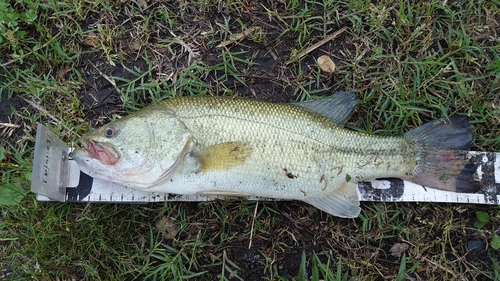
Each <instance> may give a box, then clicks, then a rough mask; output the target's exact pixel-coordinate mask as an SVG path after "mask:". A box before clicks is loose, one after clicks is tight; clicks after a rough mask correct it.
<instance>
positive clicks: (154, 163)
mask: <svg viewBox="0 0 500 281" xmlns="http://www.w3.org/2000/svg"><path fill="white" fill-rule="evenodd" d="M353 97H354V94H352V93H347V92H342V93H338V94H335V95H333V96H332V97H330V98H328V99H325V100H317V101H310V102H303V103H296V104H276V103H270V102H263V101H258V100H250V99H233V98H230V97H226V98H223V97H181V98H171V99H167V100H164V101H160V102H158V103H156V104H154V105H151V106H149V107H146V108H144V109H142V110H139V111H138V112H136V113H133V114H131V115H129V116H127V117H124V118H122V119H120V120H117V121H115V122H113V123H111V124H109V125H106V126H104V127H103V128H100V129H98V130H97V131H96V132H94V133H92V134H90V135H89V136H86V137H84V138H83V140H84V141H83V145H84V149H77V150H76V151H75V152H74V153H73V157H74V159H75V160H76V161H77V162H78V163H79V165H80V166H82V167H85V168H86V169H87V172H88V173H89V174H90V175H92V176H95V177H98V178H99V177H100V178H104V179H107V180H110V181H114V182H118V183H122V184H125V185H128V186H132V187H136V188H139V189H142V190H145V191H151V192H169V193H176V194H203V195H222V196H249V195H253V196H262V197H272V198H283V199H297V200H303V201H305V202H308V203H310V204H312V205H314V206H316V207H318V208H320V209H321V210H324V211H326V212H328V213H330V214H333V215H337V216H341V217H355V216H357V215H358V214H359V210H360V209H359V200H358V197H357V193H356V188H355V185H354V183H356V182H357V181H361V180H366V179H375V178H383V177H399V178H402V179H406V180H409V181H413V182H415V183H419V184H420V183H424V184H427V186H430V187H436V188H441V189H446V190H457V189H458V188H467V186H466V181H467V180H468V178H469V177H470V176H471V175H469V173H470V174H472V172H470V170H471V169H468V168H467V167H466V166H465V163H466V162H465V158H464V157H463V153H464V152H463V151H466V150H468V148H467V147H468V146H469V145H470V141H471V133H470V128H469V127H468V123H467V121H466V120H465V119H464V118H461V117H453V118H450V120H445V119H440V120H435V121H432V122H430V123H428V124H425V125H423V126H421V127H419V128H416V129H414V130H412V131H410V132H408V133H407V134H406V135H405V136H401V137H378V136H371V135H367V134H362V133H359V132H353V131H349V130H346V129H344V128H342V127H343V124H344V123H345V120H346V119H347V117H348V116H349V115H350V113H351V112H352V111H353V110H354V107H355V102H354V98H353ZM115 132H116V133H115ZM151 138H152V140H151ZM148 140H149V141H148ZM447 140H450V141H447ZM116 155H119V158H120V159H115V158H116ZM103 159H108V161H102V160H103ZM110 163H112V165H110ZM146 164H148V165H149V166H147V168H145V165H146ZM443 167H445V168H446V169H449V171H448V170H446V169H445V168H443ZM469 168H470V167H469ZM138 170H139V171H140V172H141V173H142V174H138V173H137V171H138Z"/></svg>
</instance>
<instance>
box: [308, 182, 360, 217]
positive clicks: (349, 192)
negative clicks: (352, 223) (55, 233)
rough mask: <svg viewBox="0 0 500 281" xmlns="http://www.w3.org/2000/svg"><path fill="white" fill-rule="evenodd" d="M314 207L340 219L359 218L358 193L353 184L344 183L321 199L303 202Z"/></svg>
mask: <svg viewBox="0 0 500 281" xmlns="http://www.w3.org/2000/svg"><path fill="white" fill-rule="evenodd" d="M304 201H305V202H307V203H309V204H311V205H313V206H314V207H316V208H318V209H320V210H322V211H325V212H327V213H329V214H331V215H334V216H337V217H341V218H356V217H358V216H359V213H360V211H361V208H360V207H359V198H358V193H357V192H356V185H355V184H354V183H350V182H346V183H344V184H342V186H341V187H340V188H338V189H335V190H334V191H333V192H332V193H330V194H327V195H325V196H322V197H313V198H308V199H306V200H304Z"/></svg>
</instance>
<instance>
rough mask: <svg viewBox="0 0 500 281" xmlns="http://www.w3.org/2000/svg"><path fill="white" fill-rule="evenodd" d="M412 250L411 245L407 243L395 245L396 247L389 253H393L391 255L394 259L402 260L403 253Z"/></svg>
mask: <svg viewBox="0 0 500 281" xmlns="http://www.w3.org/2000/svg"><path fill="white" fill-rule="evenodd" d="M409 248H410V245H408V244H406V243H395V244H394V245H392V247H391V249H390V250H389V252H390V253H391V255H393V256H394V257H396V258H400V257H401V256H402V255H403V253H404V252H405V251H406V250H408V249H409Z"/></svg>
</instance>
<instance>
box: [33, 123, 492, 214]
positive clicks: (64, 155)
mask: <svg viewBox="0 0 500 281" xmlns="http://www.w3.org/2000/svg"><path fill="white" fill-rule="evenodd" d="M71 150H72V149H71V148H70V147H68V146H67V145H66V144H65V143H64V142H63V141H62V140H61V139H59V138H58V137H57V136H56V135H55V134H53V133H52V132H51V131H50V130H49V129H48V128H47V127H45V126H43V125H41V124H39V125H38V128H37V135H36V143H35V157H34V160H33V176H32V182H31V191H32V192H34V193H36V194H37V200H40V201H60V202H112V203H150V202H165V201H207V200H214V199H216V198H218V197H215V196H201V195H178V194H169V193H154V192H145V191H141V190H136V189H134V188H130V187H126V186H123V185H120V184H117V183H112V182H108V181H103V180H100V179H94V178H92V177H90V176H89V175H87V174H85V173H83V172H81V171H80V168H79V167H78V164H77V163H76V162H75V161H73V160H72V159H70V157H69V153H70V152H71ZM499 155H500V153H494V152H477V151H470V152H469V154H468V158H469V159H470V162H471V163H472V164H474V165H475V166H477V167H478V168H477V171H476V175H477V181H478V183H479V186H480V188H479V190H478V191H477V192H476V193H456V192H449V191H443V190H437V189H433V188H428V187H424V186H421V185H417V184H414V183H411V182H408V181H403V180H401V179H384V180H372V181H364V182H359V183H358V188H357V190H358V196H359V198H360V201H378V202H445V203H473V204H494V205H498V204H499V202H500V201H499V200H500V156H499ZM247 198H248V199H250V200H275V199H272V198H262V197H256V196H250V197H247Z"/></svg>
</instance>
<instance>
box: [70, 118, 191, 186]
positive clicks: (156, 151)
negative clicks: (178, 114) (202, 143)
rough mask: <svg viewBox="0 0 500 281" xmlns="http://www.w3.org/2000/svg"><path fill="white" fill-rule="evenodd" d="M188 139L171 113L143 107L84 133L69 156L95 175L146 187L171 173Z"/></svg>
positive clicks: (186, 133) (183, 151) (182, 154)
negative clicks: (78, 144) (79, 142)
mask: <svg viewBox="0 0 500 281" xmlns="http://www.w3.org/2000/svg"><path fill="white" fill-rule="evenodd" d="M190 140H191V138H190V133H189V131H188V130H187V129H186V127H185V126H184V124H183V123H182V122H180V121H179V120H177V118H175V114H174V113H172V112H170V111H168V110H155V111H149V110H145V111H143V112H141V111H139V112H137V114H133V115H130V116H127V117H124V118H122V119H119V120H117V121H115V122H112V123H109V124H107V125H105V126H103V127H101V128H99V129H97V130H95V131H94V132H92V133H89V134H87V135H84V136H83V137H82V138H81V144H82V147H81V148H77V149H75V150H74V151H73V153H72V157H73V159H74V160H75V161H76V162H77V163H78V164H79V167H80V169H81V170H82V171H83V172H85V173H87V174H89V175H90V176H92V177H94V178H99V179H103V180H107V181H112V182H116V183H121V184H124V185H127V186H131V187H138V188H146V187H150V186H154V185H156V184H158V183H160V182H162V181H163V180H166V179H168V178H170V177H171V176H172V175H173V173H174V172H175V169H176V168H177V167H178V166H179V165H180V164H181V163H182V161H183V159H184V156H185V155H186V153H187V151H188V149H189V147H190V143H191V141H190Z"/></svg>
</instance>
